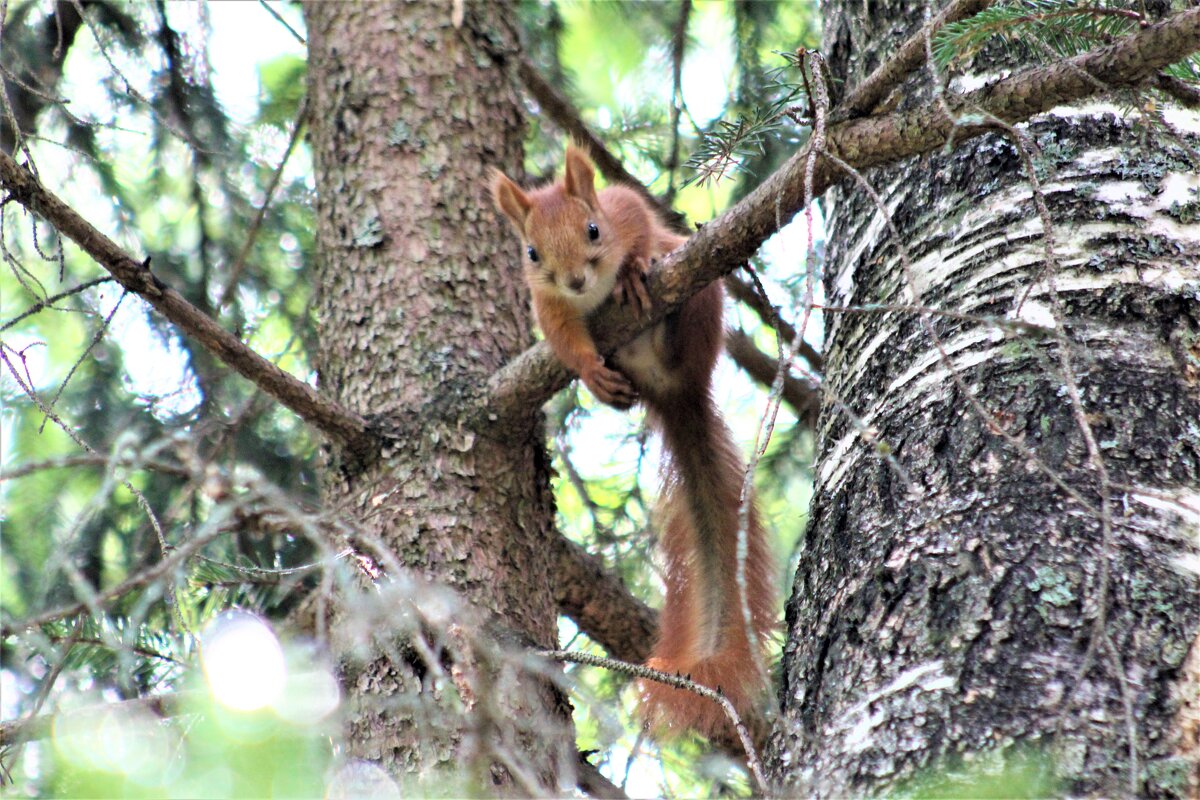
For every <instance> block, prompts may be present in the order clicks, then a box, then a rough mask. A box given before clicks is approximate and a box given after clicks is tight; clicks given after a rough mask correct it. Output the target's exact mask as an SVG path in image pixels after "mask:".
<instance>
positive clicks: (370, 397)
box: [305, 3, 575, 794]
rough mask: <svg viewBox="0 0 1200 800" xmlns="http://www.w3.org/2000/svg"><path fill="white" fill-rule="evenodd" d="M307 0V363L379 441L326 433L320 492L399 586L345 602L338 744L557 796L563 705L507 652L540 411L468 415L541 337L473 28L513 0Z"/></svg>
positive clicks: (502, 94)
mask: <svg viewBox="0 0 1200 800" xmlns="http://www.w3.org/2000/svg"><path fill="white" fill-rule="evenodd" d="M305 12H306V18H307V23H308V31H309V42H308V44H309V92H310V102H311V104H312V105H311V108H312V109H313V113H312V115H311V117H312V120H313V122H312V147H313V156H314V161H315V170H316V181H317V187H318V198H319V199H318V208H317V219H318V222H317V224H318V229H317V244H318V258H317V269H316V277H315V280H316V281H317V301H316V317H317V324H318V335H319V348H318V355H317V364H318V376H319V383H320V388H321V389H322V391H324V392H326V393H328V394H330V395H332V396H333V397H335V398H336V399H337V401H338V402H340V403H343V404H344V405H345V406H347V407H348V408H350V409H352V410H354V411H356V412H359V413H361V414H363V415H364V416H367V417H368V418H370V419H374V420H379V421H380V422H379V425H380V428H381V430H382V433H383V435H384V436H385V439H386V444H385V447H384V452H383V454H382V456H381V457H379V458H378V459H375V460H367V461H366V462H363V461H362V460H360V459H358V458H357V457H352V455H351V454H345V453H333V454H331V459H330V460H331V464H330V466H329V468H328V470H327V473H328V474H327V481H326V500H327V506H328V507H329V508H330V510H331V511H332V513H334V514H336V515H338V516H339V518H341V519H344V520H346V521H348V522H350V523H351V524H352V525H353V527H354V528H355V529H356V530H357V531H358V532H359V533H358V540H357V541H358V544H360V545H362V547H361V548H360V549H361V555H362V558H361V559H360V563H365V562H366V561H370V562H371V564H370V566H368V568H367V571H368V572H371V571H372V570H374V569H376V568H379V569H381V570H382V571H383V572H390V573H392V574H390V575H389V576H388V578H386V579H377V580H376V581H375V583H376V585H377V586H381V587H382V585H383V584H385V583H388V582H389V581H390V582H391V583H390V587H392V588H391V591H390V593H388V592H389V590H388V589H382V591H381V593H379V594H377V595H374V596H375V597H377V598H383V601H382V605H383V607H382V608H380V607H379V605H380V601H379V600H376V601H374V602H375V605H374V606H372V605H371V600H370V597H371V596H372V595H371V593H370V592H368V593H367V594H366V597H367V599H366V600H364V599H363V598H361V597H359V598H350V599H347V600H346V601H345V602H344V603H343V608H342V611H343V613H342V614H341V615H340V616H339V618H338V622H337V626H338V627H337V629H336V630H335V634H336V638H337V639H338V640H339V641H341V642H343V645H342V646H343V647H354V646H357V647H362V646H363V645H364V644H367V645H368V647H367V649H366V651H365V653H364V651H362V650H355V651H353V653H352V654H353V655H354V657H353V658H350V657H346V659H345V661H344V670H345V675H344V678H345V690H346V692H347V693H348V695H349V697H348V701H349V703H348V705H349V708H350V711H349V719H348V728H347V734H348V748H349V751H350V755H352V756H355V757H358V758H362V759H366V760H369V761H372V762H375V763H377V764H380V765H382V766H383V767H384V768H385V769H386V770H387V771H388V772H389V773H391V774H392V775H393V776H394V777H399V776H403V775H404V774H405V773H419V774H420V775H421V776H422V778H424V779H428V778H429V777H430V776H431V775H432V774H435V771H436V769H437V767H439V766H441V765H446V766H448V767H452V768H454V771H455V772H456V773H458V774H459V775H461V774H462V773H463V772H465V770H464V769H463V766H464V765H471V766H473V768H474V770H475V771H474V772H473V773H472V775H471V778H470V780H474V781H475V783H473V784H466V783H449V782H448V780H449V773H448V772H443V773H441V774H440V775H438V777H437V778H436V779H435V781H436V782H435V783H434V784H433V786H434V787H436V788H437V789H438V790H439V791H441V792H450V793H478V792H480V791H488V789H487V787H486V786H485V785H484V784H493V783H494V784H495V785H496V786H497V787H499V788H498V790H499V791H502V792H504V791H510V792H511V791H516V792H519V793H523V794H524V793H531V792H545V791H553V792H555V793H560V792H562V791H564V787H563V786H561V785H559V784H558V783H556V780H557V779H558V778H557V777H556V776H558V775H560V774H562V775H565V776H566V778H567V779H568V780H569V776H570V769H566V770H562V769H560V766H561V764H560V761H561V759H562V758H563V757H567V758H568V760H567V761H566V762H564V763H567V764H570V763H572V762H573V760H574V758H575V752H574V744H573V735H572V733H571V730H570V719H569V715H568V714H567V713H566V710H565V703H564V701H563V699H562V698H561V696H560V695H559V694H558V693H557V692H556V691H555V690H554V689H553V688H551V686H550V685H549V684H548V683H547V682H544V681H541V680H536V679H534V678H532V677H530V675H529V674H528V673H527V672H524V671H522V670H519V669H517V667H518V666H520V665H519V664H518V663H517V662H516V657H515V655H514V654H515V653H516V652H517V650H518V648H524V647H539V648H552V647H554V646H555V643H556V632H557V626H556V620H557V614H556V608H555V605H554V596H553V591H552V588H553V587H552V583H551V574H550V566H551V565H550V558H551V555H552V553H553V552H554V551H553V549H552V548H551V547H549V546H548V544H547V542H548V537H550V536H551V535H552V533H553V531H552V525H553V511H554V508H553V497H552V495H551V493H550V488H549V470H548V465H547V462H546V460H545V445H544V441H543V438H542V431H541V424H540V416H539V413H538V410H537V409H533V410H531V413H530V415H529V421H528V424H527V425H525V426H524V427H522V428H520V429H516V430H504V431H496V430H491V429H489V428H488V427H487V426H486V423H484V424H480V423H479V422H478V421H475V420H472V419H469V418H467V415H466V411H465V409H467V408H469V407H471V406H472V405H473V400H474V399H475V398H477V397H478V395H479V394H480V393H481V392H482V390H483V387H484V381H485V380H486V378H487V377H488V376H489V375H491V374H492V373H493V372H495V370H496V369H498V368H499V367H500V366H501V365H502V364H504V363H505V362H506V361H507V360H508V359H510V358H511V357H512V356H513V355H515V354H516V353H518V352H520V351H521V350H522V349H523V348H524V347H526V346H528V345H529V344H530V341H531V337H530V334H529V331H530V323H529V319H528V309H527V305H528V303H527V298H526V296H525V291H524V288H523V286H522V283H521V276H520V271H519V269H518V268H517V264H516V262H515V259H514V258H513V257H512V256H510V255H509V254H510V253H511V252H512V251H513V248H512V244H511V242H510V241H509V236H508V234H507V231H505V230H503V228H502V226H501V224H500V222H499V221H498V219H497V218H496V216H495V214H494V213H493V212H492V210H491V207H490V203H489V202H488V201H487V199H486V189H485V186H486V183H487V179H488V175H487V169H488V167H489V166H498V167H501V168H503V169H505V170H507V171H509V172H511V173H516V174H519V173H520V165H521V152H522V151H521V142H522V136H523V132H524V126H523V119H522V116H521V110H520V109H521V106H520V100H519V96H518V95H517V93H516V92H515V91H514V88H513V87H512V86H511V85H510V83H509V81H508V80H507V78H506V77H505V75H504V74H503V73H502V72H501V71H500V70H499V69H498V68H496V66H495V65H494V64H493V62H492V60H491V59H490V58H489V57H488V55H487V53H486V51H485V50H484V48H483V42H482V40H483V39H484V37H487V38H488V40H489V41H490V42H491V46H492V47H497V46H500V47H504V46H508V47H512V46H513V44H514V42H515V35H514V32H513V29H512V22H511V20H510V14H511V10H510V8H509V7H508V6H507V5H502V4H495V3H470V4H468V5H467V14H466V18H465V20H463V21H462V24H461V26H457V25H456V24H455V21H454V20H453V19H452V17H453V9H452V6H451V5H450V4H441V3H403V4H396V5H389V4H380V3H312V4H310V5H308V6H307V7H306V10H305ZM384 421H386V422H384ZM373 547H374V549H372V548H373ZM389 554H390V555H394V556H395V558H396V559H397V560H398V561H399V563H400V564H402V565H403V567H404V574H403V575H397V574H395V569H394V568H393V569H391V570H389V569H388V566H389V564H388V560H389ZM425 582H428V584H429V585H430V587H431V586H432V585H433V584H437V585H439V586H444V587H449V588H450V589H452V590H453V591H454V592H455V593H456V597H455V598H447V597H446V596H444V595H442V594H440V593H439V592H437V591H435V590H433V589H432V588H422V586H424V585H425ZM396 587H403V588H399V589H398V588H396ZM414 618H415V619H416V620H417V621H416V622H413V619H414ZM477 619H478V620H479V622H480V623H482V624H484V625H486V627H487V631H488V636H487V637H486V641H485V639H484V637H483V636H482V631H481V630H479V629H478V628H477V627H476V625H475V624H474V622H473V621H474V620H477ZM496 642H502V643H505V644H506V645H510V646H512V647H511V649H508V650H505V649H497V646H496V645H495V644H494V643H496ZM347 643H349V644H347ZM345 655H346V654H345V653H343V656H345ZM431 656H432V657H431ZM564 754H568V755H567V756H564ZM569 788H570V783H568V784H567V785H566V789H568V790H569Z"/></svg>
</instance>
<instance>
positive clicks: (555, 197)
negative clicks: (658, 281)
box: [492, 146, 775, 734]
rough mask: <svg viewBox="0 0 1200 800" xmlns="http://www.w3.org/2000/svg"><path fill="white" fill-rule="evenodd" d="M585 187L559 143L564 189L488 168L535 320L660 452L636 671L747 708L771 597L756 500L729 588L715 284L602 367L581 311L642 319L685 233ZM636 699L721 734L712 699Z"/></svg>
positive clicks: (760, 683)
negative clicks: (638, 408) (651, 628)
mask: <svg viewBox="0 0 1200 800" xmlns="http://www.w3.org/2000/svg"><path fill="white" fill-rule="evenodd" d="M594 184H595V172H594V168H593V167H592V163H591V160H590V159H589V158H588V156H587V155H586V154H585V153H584V152H583V151H582V150H581V149H580V148H578V147H575V146H568V148H567V157H566V174H565V175H564V177H563V178H562V180H561V181H558V182H556V183H552V184H550V185H549V186H545V187H543V188H540V189H532V190H530V191H528V192H527V191H525V190H523V189H521V188H520V187H519V186H518V185H517V184H516V183H514V182H513V181H512V180H510V179H509V178H508V177H507V176H505V175H504V174H503V173H501V172H499V171H498V170H497V171H495V173H494V176H493V180H492V196H493V199H494V200H495V203H496V207H497V208H498V209H499V210H500V211H501V212H503V214H504V215H505V216H506V217H508V219H509V221H511V222H512V224H513V227H514V228H516V231H517V234H518V235H519V236H520V238H521V244H522V250H523V260H524V268H525V278H526V280H527V282H528V284H529V289H530V292H531V294H532V295H533V309H534V314H535V316H536V317H537V321H538V325H539V326H540V327H541V329H542V333H543V334H544V335H545V338H546V341H547V342H548V343H549V344H550V347H551V348H552V349H553V350H554V353H555V355H557V356H558V358H559V360H560V361H561V362H562V363H563V364H564V365H565V366H566V367H567V368H568V369H570V370H571V371H572V372H574V373H576V374H577V375H579V377H580V378H581V379H582V380H583V383H584V385H586V386H587V387H588V389H589V390H590V391H591V392H592V394H593V395H595V397H596V398H597V399H599V400H601V401H602V402H604V403H607V404H609V405H612V406H615V407H616V408H621V409H625V408H629V407H630V406H632V405H633V404H634V403H635V402H637V401H639V400H640V401H641V402H643V403H644V404H645V406H646V412H647V414H646V416H647V420H648V421H649V422H650V424H651V426H652V427H653V428H655V429H656V430H658V431H659V432H660V433H661V434H662V438H663V442H664V444H665V446H666V451H667V456H668V458H667V459H666V460H665V464H664V475H663V491H662V494H663V497H662V498H661V504H662V508H663V519H664V525H663V533H662V542H661V546H662V551H663V556H664V560H665V570H664V572H665V579H664V580H665V583H666V600H665V604H664V607H663V611H662V614H661V616H660V619H659V634H658V641H657V643H656V644H655V646H654V651H653V653H652V656H651V658H650V660H649V661H647V666H650V667H653V668H655V669H658V670H661V671H663V672H667V673H671V674H676V673H678V674H682V675H690V676H691V678H692V680H694V681H696V682H698V683H701V684H704V685H706V686H709V687H712V688H718V687H719V688H720V689H721V690H722V691H723V692H724V693H725V694H726V696H728V697H729V699H730V700H731V701H732V702H733V703H734V706H735V707H737V708H738V709H739V710H745V709H747V708H749V707H750V706H751V705H753V704H754V702H755V701H756V700H757V699H758V698H759V695H760V694H761V692H762V691H763V689H764V688H765V681H766V671H765V669H764V668H763V665H762V657H763V644H764V640H765V638H766V636H767V634H768V632H769V630H770V629H771V627H772V626H773V624H774V599H775V592H774V586H773V581H772V578H771V574H772V558H771V553H770V548H769V546H768V543H767V541H766V535H765V532H764V530H763V528H762V525H761V522H760V520H759V516H758V512H757V510H756V509H755V508H754V507H753V504H752V505H751V508H750V509H749V512H750V513H749V530H748V537H747V545H748V547H747V551H746V558H745V569H744V587H745V597H744V602H743V597H742V592H741V591H739V588H738V579H737V564H738V556H737V539H738V526H739V519H738V516H739V514H738V500H739V496H740V493H741V487H742V476H743V469H744V468H743V466H742V460H741V456H740V455H739V453H738V449H737V446H736V445H735V443H734V441H733V436H732V434H731V432H730V431H729V428H728V427H727V426H726V425H725V421H724V420H723V419H722V417H721V412H720V411H719V410H718V408H717V406H716V404H715V403H714V402H713V399H712V375H713V368H714V367H715V366H716V363H717V356H718V354H719V353H720V350H721V347H722V344H723V341H724V336H723V333H724V326H723V323H722V319H721V314H722V304H723V293H722V289H721V284H720V283H713V284H710V285H709V286H708V287H706V288H705V289H704V290H702V291H701V292H699V293H698V294H696V295H694V296H693V297H691V298H690V299H689V300H688V301H687V302H685V303H684V304H683V306H682V307H681V308H679V310H678V311H676V312H674V313H672V314H670V315H668V316H667V317H666V318H664V319H663V320H662V321H661V322H659V323H658V324H656V325H654V326H653V327H651V328H649V329H648V330H646V331H644V332H643V333H641V334H640V335H639V336H638V337H637V338H636V339H634V340H633V341H632V342H630V343H628V344H626V345H624V346H623V347H621V348H619V349H618V350H617V351H616V352H615V353H613V355H612V359H611V366H609V365H608V364H607V363H606V362H605V359H604V357H603V356H602V355H601V354H600V353H599V351H598V350H597V349H596V343H595V341H594V340H593V338H592V335H591V333H590V332H589V330H588V318H589V316H590V315H592V313H593V312H595V311H596V309H598V308H599V307H600V306H601V305H603V303H604V301H605V300H607V299H608V298H609V296H610V295H612V296H614V297H615V298H616V299H617V300H618V301H620V302H623V303H627V304H632V305H633V306H634V307H635V310H636V311H637V312H639V313H641V312H644V311H646V310H648V308H649V306H650V298H649V295H648V293H647V291H646V285H645V279H646V272H647V270H648V268H649V265H650V263H651V261H653V260H655V259H658V258H660V257H662V256H664V255H666V254H667V253H669V252H671V251H672V250H674V249H675V248H677V247H679V246H680V245H681V244H683V243H684V242H685V241H686V238H685V237H683V236H679V235H676V234H675V233H672V232H671V231H670V230H668V228H667V227H666V225H664V224H663V222H662V220H661V219H660V218H659V216H658V214H657V213H656V211H655V210H654V209H653V208H652V207H651V206H650V205H649V203H647V201H646V200H645V199H643V198H642V197H641V196H640V195H639V194H638V193H637V192H635V191H633V190H632V189H630V188H628V187H625V186H609V187H607V188H605V189H602V190H600V191H599V192H597V191H596V189H595V185H594ZM743 609H748V611H749V626H747V623H746V617H745V616H744V614H743ZM748 632H751V634H750V636H748V635H747V634H748ZM641 693H642V697H643V700H644V701H645V709H644V710H645V715H646V717H647V719H648V721H649V722H650V723H651V724H652V725H653V726H654V727H656V728H658V729H660V730H661V729H663V728H666V729H668V730H682V729H685V728H693V729H695V730H697V731H699V732H701V733H706V734H712V733H716V732H718V731H719V730H727V728H726V722H725V715H724V713H723V712H722V710H721V709H720V707H719V706H718V705H717V704H716V703H714V702H712V701H710V700H705V699H702V698H700V697H697V696H696V695H695V694H692V693H690V692H685V691H683V690H679V689H674V688H671V687H669V686H666V685H664V684H660V683H656V682H653V681H644V682H643V684H642V686H641Z"/></svg>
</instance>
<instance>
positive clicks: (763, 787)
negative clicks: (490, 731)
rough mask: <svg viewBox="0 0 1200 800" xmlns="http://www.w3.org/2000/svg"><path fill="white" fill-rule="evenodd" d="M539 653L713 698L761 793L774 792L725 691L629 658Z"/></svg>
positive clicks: (543, 655)
mask: <svg viewBox="0 0 1200 800" xmlns="http://www.w3.org/2000/svg"><path fill="white" fill-rule="evenodd" d="M537 654H538V655H539V656H541V657H542V658H548V659H550V660H551V661H566V662H570V663H573V664H583V665H584V666H589V667H600V668H602V669H607V670H609V671H610V672H618V673H620V674H622V675H628V676H630V677H632V678H639V679H642V680H651V681H655V682H656V683H661V684H665V685H667V686H671V687H674V688H676V689H683V690H685V691H689V692H692V693H694V694H697V695H699V696H700V697H704V698H707V699H709V700H712V701H713V702H714V703H716V704H718V705H719V706H721V709H722V710H723V711H724V712H725V716H726V717H728V718H729V721H730V723H732V725H733V729H734V730H735V731H736V732H737V736H738V740H739V741H740V742H741V745H742V748H743V749H744V750H745V752H746V766H747V767H748V768H749V770H750V775H751V777H752V778H753V779H754V783H755V788H756V789H757V790H758V791H759V792H760V793H761V796H762V797H769V796H770V789H769V784H768V783H767V779H766V776H765V775H764V774H763V771H762V761H761V759H759V757H758V751H757V750H756V749H755V747H754V742H752V741H751V739H750V731H749V730H748V729H747V728H746V726H745V724H744V723H743V722H742V718H741V716H739V715H738V712H737V709H736V708H734V706H733V703H731V702H730V701H729V698H728V697H726V696H725V695H724V694H722V693H721V692H719V691H716V690H714V689H710V688H708V687H707V686H704V685H702V684H699V683H696V682H695V681H691V680H689V679H687V678H684V677H683V676H681V675H670V674H668V673H666V672H660V671H659V670H656V669H651V668H650V667H647V666H644V665H642V664H630V663H629V662H628V661H618V660H617V659H615V658H605V657H603V656H597V655H592V654H591V653H580V652H578V651H573V650H542V651H539V652H538V653H537Z"/></svg>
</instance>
